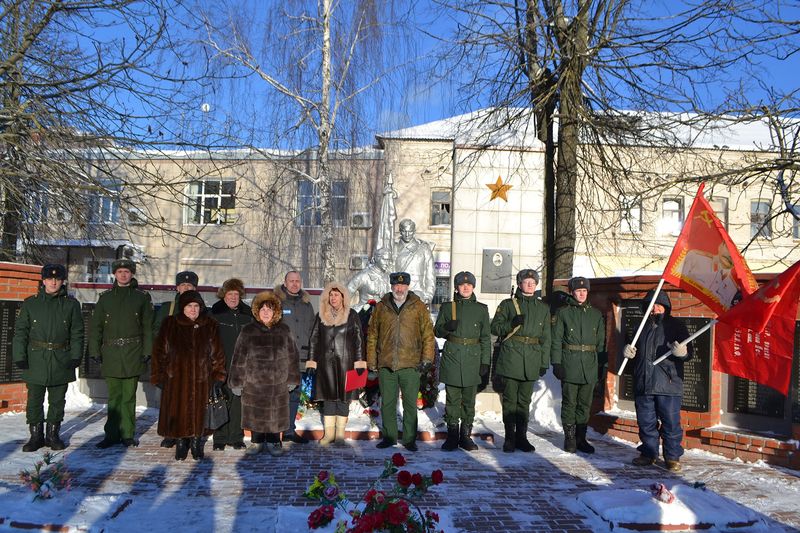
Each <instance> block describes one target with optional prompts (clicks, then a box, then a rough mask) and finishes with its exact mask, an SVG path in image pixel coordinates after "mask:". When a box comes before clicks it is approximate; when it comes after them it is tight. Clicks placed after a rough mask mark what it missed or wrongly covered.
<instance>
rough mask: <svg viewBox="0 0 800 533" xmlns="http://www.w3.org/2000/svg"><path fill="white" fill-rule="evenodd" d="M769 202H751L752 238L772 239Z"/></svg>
mask: <svg viewBox="0 0 800 533" xmlns="http://www.w3.org/2000/svg"><path fill="white" fill-rule="evenodd" d="M769 209H770V206H769V202H768V201H767V200H753V201H751V202H750V238H751V239H752V238H755V237H763V238H765V239H770V238H772V224H771V223H770V220H769Z"/></svg>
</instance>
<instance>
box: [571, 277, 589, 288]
mask: <svg viewBox="0 0 800 533" xmlns="http://www.w3.org/2000/svg"><path fill="white" fill-rule="evenodd" d="M567 288H568V289H569V292H575V290H576V289H586V290H587V291H588V290H589V280H588V279H586V278H584V277H583V276H575V277H574V278H572V279H570V280H569V283H568V284H567Z"/></svg>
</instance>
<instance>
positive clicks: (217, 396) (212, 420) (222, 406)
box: [205, 387, 229, 429]
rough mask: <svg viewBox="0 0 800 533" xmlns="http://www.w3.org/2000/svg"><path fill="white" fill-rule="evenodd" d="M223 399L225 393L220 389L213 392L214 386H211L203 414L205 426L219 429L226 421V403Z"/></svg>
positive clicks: (227, 418)
mask: <svg viewBox="0 0 800 533" xmlns="http://www.w3.org/2000/svg"><path fill="white" fill-rule="evenodd" d="M225 400H226V398H225V394H224V393H223V392H222V391H219V392H218V393H215V392H214V388H213V387H212V388H211V392H209V394H208V403H207V404H206V416H205V427H207V428H208V429H219V428H220V427H221V426H223V425H225V424H227V423H228V420H229V416H228V405H227V403H226V401H225Z"/></svg>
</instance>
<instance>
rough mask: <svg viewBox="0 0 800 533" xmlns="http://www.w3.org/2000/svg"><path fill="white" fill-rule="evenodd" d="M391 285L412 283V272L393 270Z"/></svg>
mask: <svg viewBox="0 0 800 533" xmlns="http://www.w3.org/2000/svg"><path fill="white" fill-rule="evenodd" d="M389 284H390V285H398V284H400V285H411V274H409V273H408V272H392V273H391V274H389Z"/></svg>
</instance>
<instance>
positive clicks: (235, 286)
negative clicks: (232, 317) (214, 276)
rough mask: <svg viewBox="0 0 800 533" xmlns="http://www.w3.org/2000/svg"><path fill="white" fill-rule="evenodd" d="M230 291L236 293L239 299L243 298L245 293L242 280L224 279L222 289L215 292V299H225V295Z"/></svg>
mask: <svg viewBox="0 0 800 533" xmlns="http://www.w3.org/2000/svg"><path fill="white" fill-rule="evenodd" d="M231 291H236V292H238V293H239V298H244V294H245V292H244V283H242V280H240V279H239V278H231V279H226V280H225V281H224V282H223V284H222V287H220V288H219V290H218V291H217V298H219V299H220V300H222V299H224V298H225V295H226V294H228V293H229V292H231Z"/></svg>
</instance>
